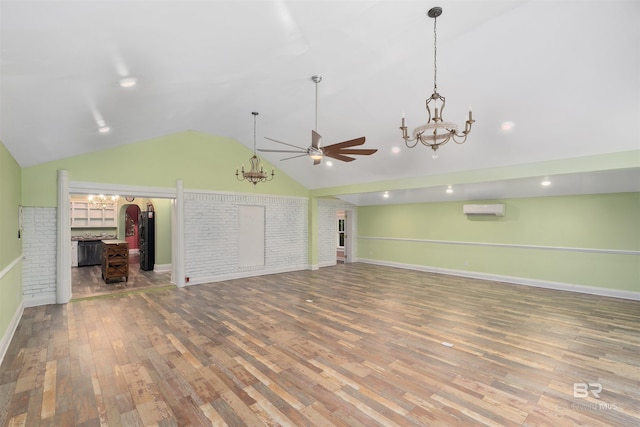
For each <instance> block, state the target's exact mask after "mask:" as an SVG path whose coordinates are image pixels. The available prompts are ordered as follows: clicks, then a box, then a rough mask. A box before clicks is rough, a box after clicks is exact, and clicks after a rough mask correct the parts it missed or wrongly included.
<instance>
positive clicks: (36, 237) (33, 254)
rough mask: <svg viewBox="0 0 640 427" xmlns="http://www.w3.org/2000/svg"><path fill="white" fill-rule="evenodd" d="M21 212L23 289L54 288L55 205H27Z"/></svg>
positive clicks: (33, 293) (25, 291)
mask: <svg viewBox="0 0 640 427" xmlns="http://www.w3.org/2000/svg"><path fill="white" fill-rule="evenodd" d="M22 214H23V216H22V226H23V229H24V232H23V233H22V239H23V240H22V254H23V257H24V260H23V262H22V293H23V295H24V296H39V295H41V294H44V293H47V294H48V293H51V291H52V290H53V291H54V292H55V289H56V208H40V207H24V208H23V210H22Z"/></svg>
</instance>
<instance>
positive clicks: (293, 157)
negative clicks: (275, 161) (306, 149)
mask: <svg viewBox="0 0 640 427" xmlns="http://www.w3.org/2000/svg"><path fill="white" fill-rule="evenodd" d="M306 155H307V153H304V154H298V155H297V156H292V157H287V158H286V159H280V161H283V160H291V159H297V158H298V157H304V156H306Z"/></svg>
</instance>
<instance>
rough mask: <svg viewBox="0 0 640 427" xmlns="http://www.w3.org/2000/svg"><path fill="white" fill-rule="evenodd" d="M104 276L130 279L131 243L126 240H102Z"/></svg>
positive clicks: (105, 279)
mask: <svg viewBox="0 0 640 427" xmlns="http://www.w3.org/2000/svg"><path fill="white" fill-rule="evenodd" d="M102 278H103V279H104V281H105V282H107V283H108V282H109V280H111V279H122V278H124V279H125V282H126V281H128V280H129V244H128V243H127V242H125V241H124V240H103V241H102Z"/></svg>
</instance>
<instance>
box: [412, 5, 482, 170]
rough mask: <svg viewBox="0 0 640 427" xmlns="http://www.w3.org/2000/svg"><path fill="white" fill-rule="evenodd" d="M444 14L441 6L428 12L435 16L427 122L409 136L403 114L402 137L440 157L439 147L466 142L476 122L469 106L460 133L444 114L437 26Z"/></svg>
mask: <svg viewBox="0 0 640 427" xmlns="http://www.w3.org/2000/svg"><path fill="white" fill-rule="evenodd" d="M440 15H442V8H441V7H434V8H432V9H430V10H429V11H428V12H427V16H429V18H433V94H431V96H430V97H429V98H427V101H426V108H427V114H428V120H427V123H426V124H424V125H421V126H418V127H416V128H415V129H414V130H413V133H412V136H411V137H409V134H408V132H407V126H406V124H405V120H404V114H403V116H402V125H401V126H400V130H402V138H403V139H404V142H405V144H406V146H407V147H409V148H413V147H415V146H416V145H417V144H418V142H420V143H421V144H423V145H425V146H427V147H430V148H431V149H432V150H433V158H434V159H435V158H437V157H438V151H437V150H438V148H440V146H442V145H444V144H446V143H447V142H449V141H451V140H453V142H455V143H456V144H464V143H465V142H466V141H467V136H468V135H469V133H471V126H472V125H473V123H475V120H473V116H472V113H471V108H469V117H468V119H467V121H466V122H465V125H464V130H463V131H462V132H461V133H459V132H458V125H457V124H455V123H453V122H446V121H445V120H444V118H443V116H442V113H443V111H444V107H445V98H444V96H442V95H440V94H439V93H438V83H437V76H438V67H437V53H438V47H437V40H438V37H437V28H436V22H437V18H438V16H440Z"/></svg>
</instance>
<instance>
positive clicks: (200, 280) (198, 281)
mask: <svg viewBox="0 0 640 427" xmlns="http://www.w3.org/2000/svg"><path fill="white" fill-rule="evenodd" d="M308 269H309V266H308V265H293V266H286V267H273V268H265V269H261V270H251V271H240V272H237V273H229V274H221V275H219V276H208V277H189V283H185V285H186V286H192V285H202V284H205V283H215V282H224V281H226V280H235V279H244V278H246V277H254V276H264V275H267V274H278V273H288V272H290V271H300V270H308Z"/></svg>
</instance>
